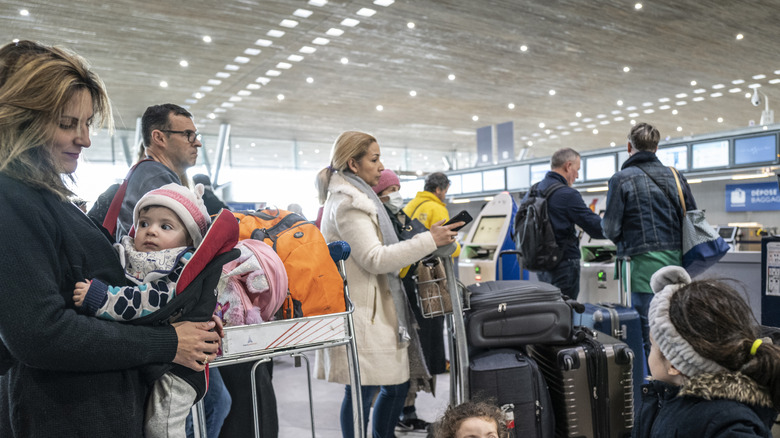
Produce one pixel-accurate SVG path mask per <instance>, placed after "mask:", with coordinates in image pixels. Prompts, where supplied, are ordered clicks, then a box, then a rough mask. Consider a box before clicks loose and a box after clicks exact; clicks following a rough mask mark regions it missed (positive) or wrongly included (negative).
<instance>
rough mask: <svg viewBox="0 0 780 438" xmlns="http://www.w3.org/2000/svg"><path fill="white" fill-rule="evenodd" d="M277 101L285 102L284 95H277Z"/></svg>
mask: <svg viewBox="0 0 780 438" xmlns="http://www.w3.org/2000/svg"><path fill="white" fill-rule="evenodd" d="M276 99H277V100H279V101H282V100H284V94H277V95H276Z"/></svg>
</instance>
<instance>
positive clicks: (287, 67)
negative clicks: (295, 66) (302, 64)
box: [276, 62, 292, 70]
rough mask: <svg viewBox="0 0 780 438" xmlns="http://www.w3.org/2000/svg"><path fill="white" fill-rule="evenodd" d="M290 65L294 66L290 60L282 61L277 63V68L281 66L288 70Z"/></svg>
mask: <svg viewBox="0 0 780 438" xmlns="http://www.w3.org/2000/svg"><path fill="white" fill-rule="evenodd" d="M290 67H292V64H290V63H289V62H280V63H278V64H276V68H281V69H283V70H287V69H289V68H290Z"/></svg>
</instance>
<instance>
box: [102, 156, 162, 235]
mask: <svg viewBox="0 0 780 438" xmlns="http://www.w3.org/2000/svg"><path fill="white" fill-rule="evenodd" d="M144 161H154V160H152V159H151V158H144V159H143V160H141V161H139V162H137V163H135V164H134V165H133V167H131V168H130V170H128V171H127V176H125V180H124V181H122V185H120V186H119V189H118V190H117V191H116V194H115V195H114V199H113V200H112V201H111V205H110V206H109V207H108V211H107V212H106V217H105V218H103V228H105V229H106V231H108V233H109V234H111V236H112V237H115V235H116V220H117V219H118V218H119V212H120V211H121V210H122V202H123V201H124V200H125V192H127V181H129V180H130V177H131V176H132V175H133V172H134V171H135V168H136V167H138V165H139V164H141V163H143V162H144Z"/></svg>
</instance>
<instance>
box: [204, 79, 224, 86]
mask: <svg viewBox="0 0 780 438" xmlns="http://www.w3.org/2000/svg"><path fill="white" fill-rule="evenodd" d="M206 83H207V84H209V85H219V84H221V83H222V81H220V80H219V79H209V80H208V81H206Z"/></svg>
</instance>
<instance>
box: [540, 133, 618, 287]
mask: <svg viewBox="0 0 780 438" xmlns="http://www.w3.org/2000/svg"><path fill="white" fill-rule="evenodd" d="M580 165H581V162H580V154H579V153H577V151H575V150H574V149H571V148H564V149H559V150H558V151H556V152H555V153H554V154H553V156H552V159H551V160H550V168H551V169H552V170H550V171H549V172H547V175H545V177H544V179H543V180H542V181H541V182H539V186H538V187H537V189H538V190H539V191H540V192H541V191H544V190H546V189H547V188H548V187H550V186H551V185H553V184H555V183H561V184H564V185H565V187H562V188H560V189H558V190H556V191H554V192H553V193H552V194H551V195H550V196H549V197H548V198H547V215H548V216H549V217H550V224H551V225H552V229H553V232H554V233H555V242H556V243H557V244H558V246H559V247H561V248H563V257H562V259H561V261H560V263H558V265H557V266H555V267H554V268H552V269H550V270H549V271H540V272H538V273H537V276H538V277H539V280H541V281H543V282H545V283H550V284H552V285H555V286H557V287H558V288H560V289H561V292H562V293H563V294H564V295H567V296H568V297H570V298H572V299H577V296H578V295H579V294H580V258H581V257H582V256H581V255H580V241H579V239H578V238H577V232H576V230H575V228H574V225H578V226H579V227H580V228H582V229H583V230H585V232H586V233H588V235H590V236H591V237H593V238H596V239H604V238H605V237H604V234H603V232H602V229H601V218H600V217H599V215H597V214H596V213H594V212H593V211H591V209H590V208H588V206H587V205H585V201H583V200H582V195H580V192H578V191H577V190H574V189H573V188H571V186H572V184H574V180H576V179H577V176H578V175H579V171H580ZM526 196H528V195H527V194H526Z"/></svg>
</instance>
